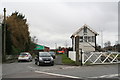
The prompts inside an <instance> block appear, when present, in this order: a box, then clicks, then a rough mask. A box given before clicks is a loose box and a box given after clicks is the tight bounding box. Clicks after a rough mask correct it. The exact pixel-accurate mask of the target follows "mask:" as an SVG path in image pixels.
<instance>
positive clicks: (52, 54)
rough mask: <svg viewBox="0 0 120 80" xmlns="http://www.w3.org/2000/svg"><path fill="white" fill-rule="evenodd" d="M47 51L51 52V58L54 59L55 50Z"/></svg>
mask: <svg viewBox="0 0 120 80" xmlns="http://www.w3.org/2000/svg"><path fill="white" fill-rule="evenodd" d="M49 53H50V54H51V56H52V57H53V59H55V52H53V51H50V52H49Z"/></svg>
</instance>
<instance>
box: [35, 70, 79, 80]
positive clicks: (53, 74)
mask: <svg viewBox="0 0 120 80" xmlns="http://www.w3.org/2000/svg"><path fill="white" fill-rule="evenodd" d="M35 72H36V73H42V74H48V75H52V76H61V77H68V78H75V79H80V77H75V76H69V75H62V74H55V73H48V72H42V71H35Z"/></svg>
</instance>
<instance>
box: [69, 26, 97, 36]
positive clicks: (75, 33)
mask: <svg viewBox="0 0 120 80" xmlns="http://www.w3.org/2000/svg"><path fill="white" fill-rule="evenodd" d="M84 27H87V29H89V30H90V31H91V32H93V33H94V34H96V35H99V34H98V33H97V32H96V31H94V30H93V29H92V28H90V27H89V26H88V25H86V24H84V25H83V26H82V27H81V28H79V29H78V30H77V31H76V32H74V33H73V34H72V36H75V35H77V34H78V33H79V32H80V31H81V30H82V29H84ZM72 36H71V37H72Z"/></svg>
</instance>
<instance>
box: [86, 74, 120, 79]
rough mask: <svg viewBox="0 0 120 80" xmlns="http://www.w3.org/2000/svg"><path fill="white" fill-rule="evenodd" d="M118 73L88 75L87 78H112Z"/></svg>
mask: <svg viewBox="0 0 120 80" xmlns="http://www.w3.org/2000/svg"><path fill="white" fill-rule="evenodd" d="M117 76H118V74H110V75H103V76H97V77H88V78H112V77H117Z"/></svg>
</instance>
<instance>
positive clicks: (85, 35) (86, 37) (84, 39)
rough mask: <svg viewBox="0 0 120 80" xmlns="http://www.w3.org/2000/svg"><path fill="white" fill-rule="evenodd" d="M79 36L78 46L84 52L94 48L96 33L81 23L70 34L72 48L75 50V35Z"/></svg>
mask: <svg viewBox="0 0 120 80" xmlns="http://www.w3.org/2000/svg"><path fill="white" fill-rule="evenodd" d="M76 35H77V36H79V45H80V46H79V47H80V49H82V50H83V51H85V52H90V51H95V50H96V36H97V35H98V33H97V32H96V31H94V30H93V29H91V28H90V27H89V26H88V25H86V24H85V25H83V26H82V27H81V28H80V29H78V30H77V31H76V32H75V33H73V34H72V36H71V39H72V48H73V51H75V36H76Z"/></svg>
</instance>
